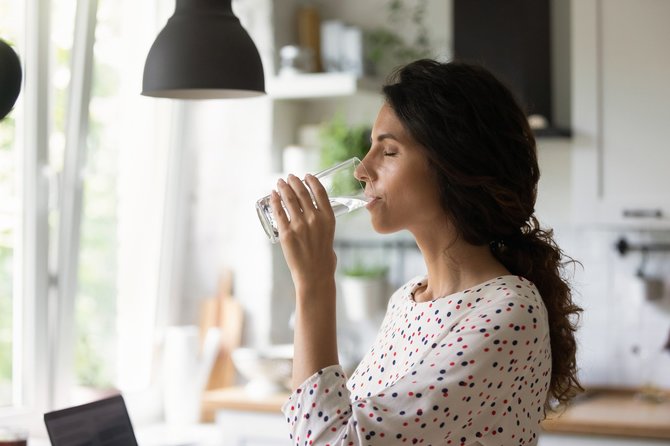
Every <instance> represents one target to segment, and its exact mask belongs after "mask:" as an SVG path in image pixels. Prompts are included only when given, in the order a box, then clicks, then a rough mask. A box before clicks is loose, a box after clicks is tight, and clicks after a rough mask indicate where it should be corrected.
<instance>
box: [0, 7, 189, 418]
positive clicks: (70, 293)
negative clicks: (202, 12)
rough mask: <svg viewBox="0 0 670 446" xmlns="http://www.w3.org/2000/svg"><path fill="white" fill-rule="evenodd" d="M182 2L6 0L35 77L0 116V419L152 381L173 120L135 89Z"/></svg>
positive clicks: (10, 28) (3, 26) (5, 27)
mask: <svg viewBox="0 0 670 446" xmlns="http://www.w3.org/2000/svg"><path fill="white" fill-rule="evenodd" d="M173 8H174V2H173V1H163V0H150V1H144V2H136V1H133V0H97V1H93V2H90V1H88V0H51V1H50V2H43V1H41V0H28V1H26V0H0V36H2V37H3V38H4V39H8V40H12V41H15V42H17V47H16V48H17V52H18V53H19V55H20V56H22V57H21V59H22V64H23V65H24V72H30V73H31V74H30V76H32V77H33V78H32V79H31V80H30V81H29V82H24V85H23V91H22V92H21V96H20V97H19V103H18V104H17V108H16V110H14V111H13V112H12V114H11V115H10V118H9V119H7V120H4V121H3V122H2V123H0V418H2V416H4V415H5V413H6V412H7V411H6V410H5V411H3V410H2V409H3V408H4V409H14V410H17V409H20V408H21V407H22V406H24V407H26V406H31V407H32V408H33V410H36V411H37V412H44V411H46V410H49V409H51V408H53V407H56V406H58V407H62V406H65V405H71V404H75V403H78V402H82V401H85V400H90V399H92V398H94V397H96V396H97V395H99V392H100V391H106V390H107V389H109V388H118V389H121V390H123V391H133V390H140V389H143V388H146V387H147V386H148V385H149V384H150V381H151V376H152V375H151V372H152V367H153V365H154V364H153V356H152V353H153V350H154V341H155V339H156V338H157V336H156V332H157V330H160V328H161V327H160V325H161V323H163V322H164V320H163V319H162V318H161V314H163V313H164V312H165V310H164V309H161V308H162V307H161V305H164V304H167V302H166V300H167V299H166V297H165V296H163V297H161V295H160V290H161V289H163V288H161V287H162V281H163V280H166V279H165V277H164V276H165V275H161V274H160V271H170V266H169V265H167V264H166V263H165V260H164V258H165V257H169V256H164V255H163V254H164V252H166V251H169V250H170V249H171V247H170V234H169V233H168V232H166V231H165V230H164V224H163V223H164V221H169V219H170V217H169V216H166V212H170V210H171V209H172V210H173V211H172V212H174V209H175V208H174V205H172V204H171V202H170V200H172V196H171V195H170V191H174V189H175V188H174V186H173V185H172V186H171V184H170V182H171V181H173V180H174V178H173V176H170V175H168V172H169V171H170V169H171V168H172V167H171V164H170V163H178V158H179V157H178V155H175V153H176V152H175V148H176V145H175V144H174V143H171V141H172V138H173V136H174V135H173V132H174V130H173V129H175V128H176V127H177V128H178V125H177V126H175V122H172V121H171V119H172V113H173V112H172V109H173V103H172V102H171V101H159V100H156V99H152V98H145V97H142V96H140V91H141V79H142V71H143V64H144V59H145V57H146V54H147V52H148V49H149V46H150V44H151V42H152V41H153V39H154V38H155V36H156V34H157V32H158V30H159V28H160V26H162V25H163V24H164V23H165V20H166V19H167V16H168V15H169V14H170V13H171V12H172V9H173ZM37 23H39V25H40V26H35V25H36V24H37ZM47 32H48V34H46V33H47ZM45 36H46V37H45ZM25 42H27V43H28V44H25ZM28 48H30V49H28ZM36 48H37V49H36ZM29 52H30V54H28V53H29ZM38 55H39V56H38ZM36 98H38V99H36ZM22 99H23V100H25V101H26V102H27V103H29V104H28V105H26V106H25V109H24V107H22V105H21V100H22ZM46 105H48V106H46ZM177 109H178V107H177ZM38 115H39V116H38ZM35 135H43V137H42V138H41V140H40V137H39V136H35ZM38 146H39V147H38ZM40 150H42V152H40ZM40 153H42V154H41V155H40ZM31 172H32V173H31ZM40 185H42V186H40ZM40 231H41V232H40ZM36 234H37V235H36ZM35 239H39V240H37V241H36V240H35ZM35 277H39V278H40V280H37V281H36V280H34V278H35ZM36 282H39V283H40V284H42V285H39V286H38V285H35V283H36ZM47 302H49V304H48V305H47ZM129 364H130V365H132V367H129ZM91 392H93V394H92V393H91ZM96 392H98V393H96Z"/></svg>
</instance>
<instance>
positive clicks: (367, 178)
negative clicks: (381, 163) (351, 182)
mask: <svg viewBox="0 0 670 446" xmlns="http://www.w3.org/2000/svg"><path fill="white" fill-rule="evenodd" d="M363 161H365V158H363ZM363 161H361V162H360V163H359V164H358V166H356V169H355V170H354V177H355V178H356V179H357V180H358V181H362V182H364V183H365V184H366V185H368V186H369V188H370V189H372V190H373V191H374V186H373V185H372V176H371V173H370V172H371V171H370V170H368V168H367V166H366V165H365V164H363Z"/></svg>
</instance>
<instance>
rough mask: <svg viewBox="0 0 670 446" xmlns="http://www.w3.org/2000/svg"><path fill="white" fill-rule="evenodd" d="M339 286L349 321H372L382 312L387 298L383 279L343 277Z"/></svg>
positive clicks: (384, 279)
mask: <svg viewBox="0 0 670 446" xmlns="http://www.w3.org/2000/svg"><path fill="white" fill-rule="evenodd" d="M340 285H341V289H342V297H343V300H344V307H345V312H346V314H347V317H348V318H349V320H351V321H361V320H365V319H373V318H375V317H377V316H379V315H380V314H382V313H383V312H384V310H385V307H386V305H385V303H386V297H387V296H386V292H387V287H386V278H385V277H383V276H380V277H353V276H343V277H342V280H341V282H340Z"/></svg>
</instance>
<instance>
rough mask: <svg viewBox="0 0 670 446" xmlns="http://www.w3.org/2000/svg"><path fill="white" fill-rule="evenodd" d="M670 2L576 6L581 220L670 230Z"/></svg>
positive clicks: (618, 0)
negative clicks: (668, 21)
mask: <svg viewBox="0 0 670 446" xmlns="http://www.w3.org/2000/svg"><path fill="white" fill-rule="evenodd" d="M668 18H670V2H668V1H665V0H635V1H633V0H579V1H573V2H572V22H573V23H572V25H573V40H572V54H573V58H572V84H573V107H572V116H573V129H574V135H575V137H574V156H573V161H574V164H573V178H574V195H573V199H574V202H575V204H576V211H577V212H576V217H577V220H578V221H580V222H588V223H593V222H595V223H603V224H607V225H616V226H622V227H640V228H641V227H645V228H654V227H657V228H668V227H670V175H669V174H668V169H669V168H670V84H669V79H670V51H669V50H668V48H669V47H670V27H668V26H667V20H668Z"/></svg>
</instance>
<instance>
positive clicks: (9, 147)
mask: <svg viewBox="0 0 670 446" xmlns="http://www.w3.org/2000/svg"><path fill="white" fill-rule="evenodd" d="M11 3H13V2H11V1H10V0H0V37H2V39H3V40H5V41H6V42H8V43H9V44H10V45H12V46H13V47H14V50H15V51H16V52H17V53H18V54H21V52H22V47H23V39H22V37H23V36H22V32H21V31H22V29H21V26H20V24H21V23H23V9H22V8H17V7H14V6H16V5H11ZM20 99H21V98H20V97H19V100H18V101H17V104H16V106H15V109H14V110H13V112H11V113H10V114H9V116H7V118H5V119H4V120H3V121H2V122H0V408H2V407H7V406H13V405H14V404H15V403H16V402H17V399H18V398H19V395H17V392H16V382H17V380H16V379H15V378H16V377H17V376H18V375H19V374H18V373H17V366H18V364H19V362H20V358H18V355H19V354H20V351H19V349H18V348H16V347H17V346H18V342H17V341H18V339H17V336H16V334H15V331H17V330H18V328H19V326H20V325H19V324H17V323H16V320H17V319H18V317H19V316H20V306H19V305H18V304H17V301H18V296H16V292H15V288H16V286H15V285H16V282H15V279H14V278H15V276H16V275H17V273H18V272H19V270H18V259H17V251H18V248H19V243H18V237H19V234H20V232H19V231H18V230H17V229H18V228H20V226H21V200H20V192H19V190H20V189H19V187H18V185H19V183H20V181H21V174H20V169H19V168H18V159H19V156H18V153H19V151H20V147H19V143H18V141H17V128H18V127H20V109H21V102H20ZM17 120H18V121H19V122H18V123H17Z"/></svg>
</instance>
